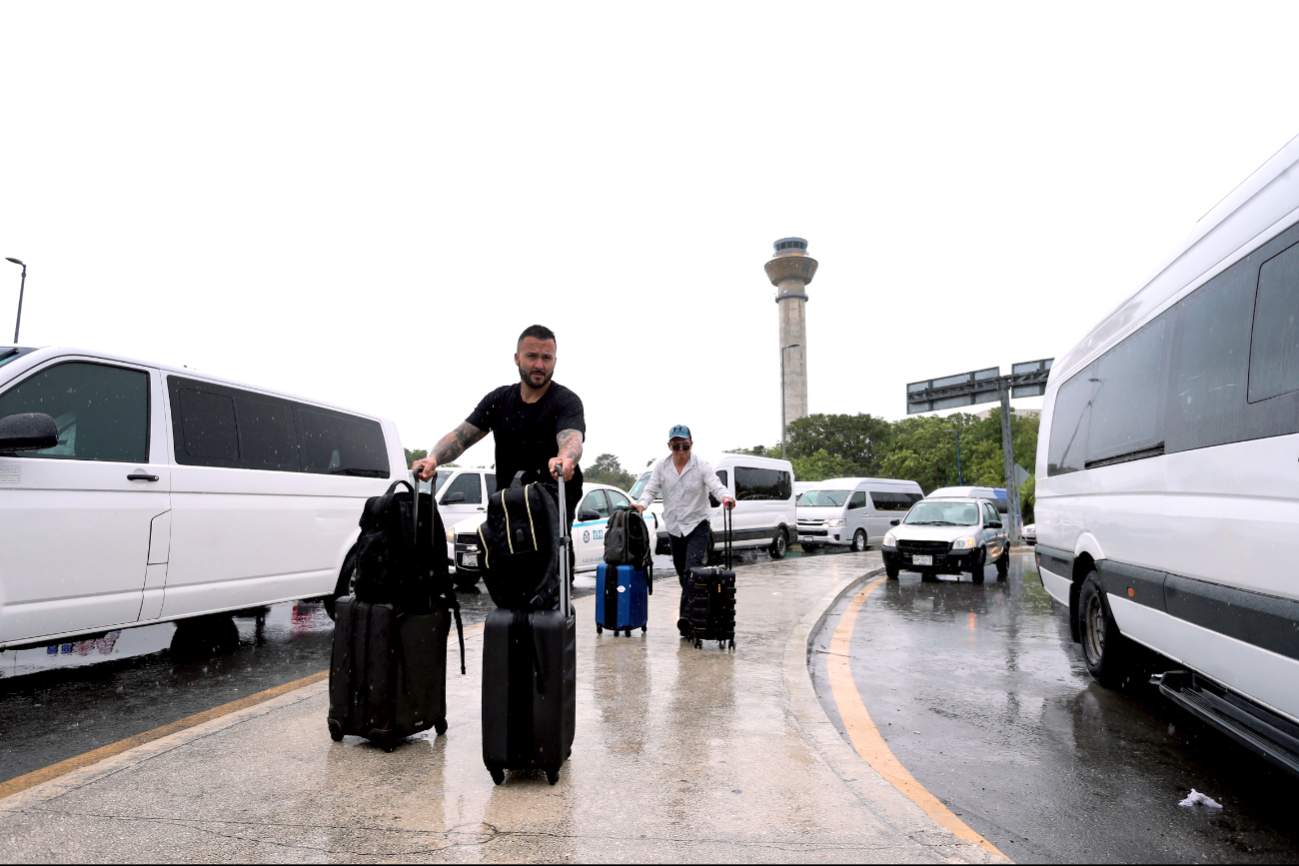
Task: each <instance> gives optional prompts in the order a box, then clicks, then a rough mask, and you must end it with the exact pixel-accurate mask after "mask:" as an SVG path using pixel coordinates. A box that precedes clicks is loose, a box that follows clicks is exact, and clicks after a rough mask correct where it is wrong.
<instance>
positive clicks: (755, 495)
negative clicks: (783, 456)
mask: <svg viewBox="0 0 1299 866" xmlns="http://www.w3.org/2000/svg"><path fill="white" fill-rule="evenodd" d="M793 495H794V479H793V478H792V477H790V474H789V473H788V472H785V471H783V470H779V469H756V468H754V467H751V466H736V467H735V498H736V499H789V498H790V497H791V496H793Z"/></svg>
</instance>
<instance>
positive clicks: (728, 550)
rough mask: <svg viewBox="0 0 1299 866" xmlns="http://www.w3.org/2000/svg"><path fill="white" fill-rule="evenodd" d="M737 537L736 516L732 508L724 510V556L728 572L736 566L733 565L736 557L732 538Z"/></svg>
mask: <svg viewBox="0 0 1299 866" xmlns="http://www.w3.org/2000/svg"><path fill="white" fill-rule="evenodd" d="M734 535H735V515H734V514H733V513H732V509H730V508H725V507H723V508H722V537H723V539H724V541H723V547H722V550H723V551H724V556H725V557H726V570H727V571H731V570H733V569H734V568H735V566H734V565H733V564H732V563H731V560H732V558H733V555H734V550H733V547H732V545H733V543H734V540H733V538H732V536H734Z"/></svg>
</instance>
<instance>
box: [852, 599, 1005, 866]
mask: <svg viewBox="0 0 1299 866" xmlns="http://www.w3.org/2000/svg"><path fill="white" fill-rule="evenodd" d="M883 582H884V578H882V577H881V578H879V579H877V580H875V581H873V582H872V583H870V584H867V586H866V587H865V588H864V589H863V590H862V591H861V592H859V593H857V595H856V596H855V597H854V598H853V600H852V601H850V602H848V607H847V609H846V610H845V611H844V612H843V616H841V617H840V618H839V624H838V625H837V626H836V627H835V630H834V636H833V638H832V639H831V640H830V652H829V653H828V654H827V656H828V658H827V659H826V666H827V667H828V668H829V670H828V675H829V680H830V690H831V692H832V693H833V694H834V703H835V706H836V707H838V709H839V717H840V718H841V719H842V720H843V724H844V730H845V731H847V732H848V740H849V741H850V742H851V743H852V745H853V748H854V749H856V750H857V754H859V755H861V756H862V758H864V759H865V760H866V763H868V764H870V765H871V766H872V767H873V768H874V769H875V770H876V772H878V773H879V774H880V775H881V776H883V777H884V778H885V779H887V780H888V781H889V782H890V783H891V784H892V785H893V787H895V788H897V789H898V790H899V791H901V792H902V793H903V794H905V795H906V796H907V797H908V798H909V799H910V800H911V801H912V802H913V803H915V804H916V805H917V806H919V807H920V808H921V809H924V810H925V814H927V815H929V817H930V818H933V819H934V820H935V821H937V822H938V823H939V824H941V825H942V826H943V827H945V828H946V829H948V830H950V831H951V832H952V833H954V834H955V835H956V836H958V837H959V838H961V839H964V840H966V841H967V842H973V843H974V844H976V845H978V846H979V847H981V848H983V849H984V850H986V851H990V852H992V853H993V854H997V855H999V856H1001V857H1005V856H1006V855H1005V854H1002V853H1001V852H1000V851H998V850H997V848H996V846H994V845H993V844H992V843H991V842H989V841H988V840H987V839H985V838H983V837H982V836H980V835H979V834H978V833H976V832H975V831H974V830H972V829H971V828H970V826H969V825H968V824H966V823H965V822H964V821H962V820H961V819H960V818H958V817H956V815H955V814H953V813H952V811H951V810H950V809H948V808H947V807H946V806H944V805H943V803H942V801H941V800H939V799H938V798H937V797H935V796H934V795H933V794H931V793H929V791H928V790H926V789H925V786H924V785H921V784H920V783H919V782H918V781H916V778H915V777H914V776H912V775H911V774H910V773H909V772H907V768H906V767H904V766H902V762H900V761H899V760H898V759H897V757H896V756H895V755H894V754H893V752H892V751H891V750H890V749H889V747H888V744H887V743H885V742H884V737H883V736H881V735H880V732H879V728H877V727H875V722H873V721H872V720H871V716H870V713H869V712H867V711H866V704H865V703H864V702H863V701H862V697H861V692H860V691H858V689H857V683H855V682H854V681H853V678H852V670H851V668H850V667H849V665H850V661H849V655H848V653H849V650H850V648H851V646H852V633H853V628H854V627H855V626H856V624H857V615H858V613H860V612H861V609H862V605H863V604H865V603H866V598H867V596H869V595H870V594H871V593H872V592H874V591H875V590H876V589H877V588H878V587H879V586H880V585H881V584H882V583H883ZM1007 859H1009V858H1007Z"/></svg>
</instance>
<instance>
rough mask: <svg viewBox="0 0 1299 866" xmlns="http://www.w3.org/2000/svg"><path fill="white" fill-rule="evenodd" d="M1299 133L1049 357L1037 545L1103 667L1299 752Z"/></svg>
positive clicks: (1048, 583) (1268, 751)
mask: <svg viewBox="0 0 1299 866" xmlns="http://www.w3.org/2000/svg"><path fill="white" fill-rule="evenodd" d="M1297 461H1299V138H1296V139H1294V140H1292V141H1290V143H1289V144H1287V145H1286V146H1285V147H1284V148H1282V150H1281V151H1280V152H1278V153H1277V154H1276V155H1275V156H1273V157H1272V158H1271V159H1269V160H1268V161H1267V162H1266V163H1264V164H1263V166H1262V167H1261V168H1259V169H1258V170H1257V171H1256V172H1255V173H1254V174H1253V175H1251V176H1250V177H1249V178H1248V179H1247V180H1246V181H1245V182H1244V183H1242V184H1241V185H1240V186H1238V187H1237V188H1236V189H1235V190H1234V191H1232V193H1231V194H1230V195H1228V196H1227V197H1226V198H1225V199H1223V200H1222V201H1221V202H1220V203H1218V205H1216V206H1215V207H1214V208H1213V210H1211V211H1210V212H1209V213H1208V214H1206V215H1205V216H1204V217H1203V218H1202V219H1201V220H1200V221H1199V223H1198V224H1197V225H1196V227H1195V230H1194V231H1193V233H1192V234H1191V237H1190V239H1189V240H1188V241H1187V243H1186V244H1185V246H1183V247H1182V248H1180V249H1178V250H1177V251H1176V252H1175V253H1174V254H1173V255H1172V256H1171V257H1169V259H1168V260H1167V261H1166V262H1165V263H1164V265H1163V266H1162V267H1161V268H1160V269H1159V270H1158V271H1157V272H1156V273H1155V275H1154V277H1153V278H1152V279H1150V281H1149V282H1147V283H1146V284H1145V285H1143V286H1142V287H1141V288H1140V289H1138V290H1137V292H1136V293H1135V294H1133V295H1132V296H1131V297H1130V298H1128V299H1127V300H1125V301H1124V302H1123V303H1122V304H1120V305H1119V307H1118V308H1117V309H1116V310H1115V311H1114V312H1113V313H1112V314H1110V315H1109V316H1108V317H1106V318H1105V319H1104V320H1103V321H1101V323H1100V324H1098V325H1097V326H1096V327H1095V328H1093V329H1092V331H1091V332H1090V333H1089V334H1087V336H1086V337H1084V338H1083V340H1082V342H1081V343H1079V344H1078V345H1077V346H1075V347H1074V348H1073V349H1071V350H1070V351H1069V352H1068V353H1066V354H1065V355H1064V356H1063V357H1060V358H1057V359H1056V361H1055V364H1054V366H1053V367H1052V370H1051V377H1050V381H1049V382H1048V384H1047V389H1046V394H1045V395H1044V406H1043V412H1042V427H1041V436H1040V439H1039V444H1038V454H1037V505H1036V513H1037V542H1038V543H1037V548H1036V559H1037V562H1038V566H1039V573H1040V575H1041V580H1042V584H1043V586H1044V587H1045V588H1046V590H1047V591H1048V592H1049V593H1050V594H1051V596H1052V597H1053V598H1055V599H1056V600H1057V601H1058V602H1060V604H1061V605H1064V606H1065V607H1066V608H1067V610H1068V611H1069V620H1070V624H1071V626H1072V629H1073V635H1074V639H1075V640H1079V641H1080V642H1081V643H1082V648H1083V655H1084V657H1085V659H1086V663H1087V667H1088V669H1089V670H1090V671H1091V673H1092V674H1093V676H1095V677H1096V678H1097V679H1099V680H1100V681H1101V682H1103V683H1117V682H1121V681H1122V680H1123V679H1124V677H1125V676H1126V675H1127V672H1128V670H1129V659H1130V655H1129V650H1130V646H1129V644H1128V643H1127V641H1129V640H1130V641H1135V642H1136V643H1139V644H1144V645H1145V646H1147V647H1149V648H1151V649H1153V650H1156V651H1157V652H1159V653H1162V654H1163V655H1165V656H1167V657H1168V658H1170V659H1172V667H1173V668H1174V670H1170V672H1169V673H1166V674H1163V675H1162V679H1161V680H1160V682H1161V688H1162V691H1163V692H1164V694H1165V695H1167V696H1169V697H1170V698H1172V699H1174V700H1176V701H1178V702H1179V703H1180V704H1181V705H1182V706H1183V707H1185V708H1186V709H1187V710H1189V711H1190V712H1192V713H1194V714H1195V715H1197V716H1199V717H1200V718H1202V719H1204V720H1205V721H1207V722H1209V723H1210V724H1213V725H1215V726H1217V727H1219V728H1220V729H1222V730H1224V731H1226V732H1228V733H1229V734H1231V735H1232V736H1234V737H1235V738H1237V739H1238V740H1240V741H1241V742H1242V743H1244V744H1245V745H1246V746H1247V747H1248V748H1250V749H1252V750H1254V751H1255V752H1258V753H1260V754H1263V755H1265V756H1267V757H1269V758H1270V759H1272V760H1273V761H1275V762H1277V763H1278V764H1281V765H1282V766H1285V767H1287V768H1288V769H1290V770H1292V771H1295V772H1299V747H1297V744H1299V739H1296V738H1297V737H1299V566H1296V565H1295V561H1296V560H1295V543H1296V539H1299V462H1297Z"/></svg>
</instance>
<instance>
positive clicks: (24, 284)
mask: <svg viewBox="0 0 1299 866" xmlns="http://www.w3.org/2000/svg"><path fill="white" fill-rule="evenodd" d="M5 261H7V262H13V263H14V264H15V265H22V266H23V278H22V282H20V283H19V284H18V319H17V321H15V322H14V345H15V346H17V345H18V329H19V328H20V327H22V324H23V292H24V291H26V289H27V265H25V264H23V262H22V261H21V260H19V259H15V258H13V257H12V256H5Z"/></svg>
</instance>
